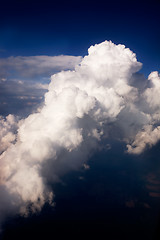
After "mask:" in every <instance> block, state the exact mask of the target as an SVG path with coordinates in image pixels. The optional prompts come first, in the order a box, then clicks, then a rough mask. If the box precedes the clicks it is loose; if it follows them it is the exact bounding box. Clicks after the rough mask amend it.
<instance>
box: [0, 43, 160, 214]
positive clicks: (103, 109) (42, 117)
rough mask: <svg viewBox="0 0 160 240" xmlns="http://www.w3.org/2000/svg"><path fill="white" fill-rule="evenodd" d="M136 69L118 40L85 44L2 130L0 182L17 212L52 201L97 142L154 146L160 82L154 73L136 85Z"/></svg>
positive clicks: (137, 150)
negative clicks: (73, 62)
mask: <svg viewBox="0 0 160 240" xmlns="http://www.w3.org/2000/svg"><path fill="white" fill-rule="evenodd" d="M141 66H142V64H141V63H139V62H138V61H137V59H136V55H135V54H134V53H133V52H132V51H131V50H130V49H128V48H125V46H124V45H115V44H113V43H112V42H111V41H110V42H108V41H105V42H103V43H101V44H98V45H95V46H91V47H90V48H89V50H88V55H87V56H85V57H84V58H83V59H82V61H81V63H80V64H79V65H77V66H76V67H75V70H73V71H61V72H60V73H57V74H54V75H53V76H52V77H51V83H50V84H49V87H48V91H47V93H46V94H45V98H44V103H43V106H41V108H40V109H39V110H38V111H36V112H35V113H33V114H30V115H29V116H28V117H27V118H25V119H21V120H20V121H19V122H18V123H17V125H16V126H18V127H17V130H16V131H15V132H14V131H13V132H12V134H13V135H12V136H11V137H10V135H7V134H8V132H10V131H11V129H12V127H11V126H10V125H9V127H8V128H6V130H4V134H3V135H2V138H6V139H7V141H6V145H5V147H4V149H3V153H2V154H1V156H0V165H1V168H0V185H1V188H2V187H3V189H5V191H6V192H7V193H8V195H9V196H10V199H11V202H12V204H13V205H15V206H16V209H19V212H20V213H22V214H27V213H28V211H29V210H32V211H33V212H34V211H37V210H40V209H41V208H42V207H43V205H44V203H45V202H49V203H51V202H52V199H53V191H52V189H51V186H50V184H52V183H55V182H57V181H59V179H60V177H61V176H62V175H63V174H65V173H67V172H68V171H70V170H75V169H78V168H79V167H80V166H82V165H83V166H84V164H85V162H86V161H87V159H88V158H89V157H90V155H91V154H93V153H94V152H95V151H96V150H97V149H98V147H99V145H100V144H101V141H102V140H103V141H104V142H105V140H106V139H107V144H108V142H109V139H110V138H112V139H113V138H115V139H118V140H121V141H125V142H126V143H127V148H128V152H129V153H135V154H138V153H141V152H142V151H143V150H144V149H145V148H146V146H147V145H148V146H152V145H154V144H156V142H157V141H158V140H159V125H158V124H159V106H158V102H157V100H156V99H155V98H156V96H158V91H159V80H160V79H159V75H158V73H157V72H153V73H151V75H150V76H149V81H151V85H150V86H149V87H148V88H143V87H141V88H138V87H136V82H137V78H136V76H137V75H136V74H135V73H136V72H138V71H139V70H140V68H141ZM138 77H139V76H138ZM134 79H135V81H134ZM146 83H147V80H146ZM144 86H145V84H144ZM146 86H147V84H146ZM156 94H157V95H156ZM153 95H154V96H153ZM8 118H9V117H8ZM12 118H13V117H12ZM6 121H9V119H7V118H6ZM3 125H4V120H3V124H2V126H3ZM7 126H8V125H7ZM148 136H151V137H150V138H149V137H148ZM1 141H2V140H1ZM105 144H106V143H105ZM85 166H88V165H85ZM12 204H11V205H12Z"/></svg>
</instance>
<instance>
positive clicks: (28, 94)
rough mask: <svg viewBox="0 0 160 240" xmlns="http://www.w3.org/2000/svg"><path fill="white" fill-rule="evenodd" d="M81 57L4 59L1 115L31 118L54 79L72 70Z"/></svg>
mask: <svg viewBox="0 0 160 240" xmlns="http://www.w3.org/2000/svg"><path fill="white" fill-rule="evenodd" d="M80 60H81V57H80V56H78V57H76V56H64V55H61V56H28V57H24V56H18V57H8V58H0V114H1V115H8V114H10V113H11V114H18V115H23V116H24V115H27V114H29V113H30V112H31V111H32V110H33V109H34V110H35V106H37V104H40V103H41V102H42V99H43V96H44V94H45V92H46V90H47V89H48V83H49V80H50V76H51V75H52V74H54V73H56V72H58V71H62V70H68V69H69V70H72V69H74V67H75V65H77V64H78V63H79V62H80Z"/></svg>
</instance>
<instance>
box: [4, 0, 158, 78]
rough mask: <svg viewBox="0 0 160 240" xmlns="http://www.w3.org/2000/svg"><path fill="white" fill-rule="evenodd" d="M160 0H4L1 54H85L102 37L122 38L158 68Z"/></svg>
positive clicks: (146, 70) (147, 64)
mask: <svg viewBox="0 0 160 240" xmlns="http://www.w3.org/2000/svg"><path fill="white" fill-rule="evenodd" d="M159 10H160V2H159V1H158V0H157V1H156V0H152V1H146V2H144V1H101V0H100V1H87V0H86V1H65V2H63V1H49V0H46V1H38V2H36V1H31V0H23V1H22V0H21V1H20V0H15V1H7V0H6V1H4V2H3V3H1V14H0V36H1V37H0V55H1V56H3V57H5V56H10V55H14V56H17V55H27V56H29V55H43V54H45V55H59V54H69V55H86V54H87V49H88V47H89V46H90V45H92V44H95V43H100V42H102V41H104V40H112V41H113V42H114V43H116V44H118V43H122V44H125V45H126V46H127V47H129V48H130V49H131V50H133V51H134V52H135V53H136V54H137V57H138V60H139V61H141V62H143V64H144V67H143V72H144V73H145V74H147V75H148V74H149V73H150V72H151V71H154V70H159V63H160V60H159V59H160V57H159V56H160V47H159V42H160V29H159V22H160V14H159Z"/></svg>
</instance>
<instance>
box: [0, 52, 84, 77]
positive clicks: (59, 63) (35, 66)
mask: <svg viewBox="0 0 160 240" xmlns="http://www.w3.org/2000/svg"><path fill="white" fill-rule="evenodd" d="M80 61H81V57H80V56H67V55H60V56H45V55H41V56H26V57H25V56H17V57H8V58H0V72H1V74H0V78H1V80H2V81H3V80H5V79H6V78H14V77H17V75H18V76H19V77H23V78H24V77H25V78H35V77H42V76H43V75H44V76H46V75H48V76H50V75H51V74H53V73H55V72H59V71H61V70H68V69H74V67H75V64H78V63H79V62H80Z"/></svg>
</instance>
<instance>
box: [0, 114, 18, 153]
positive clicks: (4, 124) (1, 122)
mask: <svg viewBox="0 0 160 240" xmlns="http://www.w3.org/2000/svg"><path fill="white" fill-rule="evenodd" d="M17 123H18V120H17V119H16V118H15V116H13V115H11V114H10V115H8V116H7V117H6V118H4V117H2V116H0V153H1V154H2V153H3V152H4V151H5V150H6V149H7V148H8V147H9V146H10V145H11V144H12V143H14V142H15V140H16V132H17V128H18V124H17Z"/></svg>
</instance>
